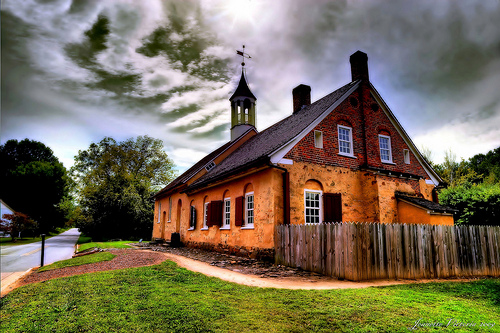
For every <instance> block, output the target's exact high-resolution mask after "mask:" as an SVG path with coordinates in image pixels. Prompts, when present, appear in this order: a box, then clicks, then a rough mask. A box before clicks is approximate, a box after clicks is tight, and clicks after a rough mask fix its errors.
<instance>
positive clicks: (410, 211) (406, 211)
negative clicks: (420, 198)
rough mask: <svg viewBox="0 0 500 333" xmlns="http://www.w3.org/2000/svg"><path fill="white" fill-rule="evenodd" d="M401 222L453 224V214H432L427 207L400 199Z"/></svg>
mask: <svg viewBox="0 0 500 333" xmlns="http://www.w3.org/2000/svg"><path fill="white" fill-rule="evenodd" d="M397 206H398V213H399V222H400V223H408V224H433V225H453V215H448V214H430V213H428V212H427V210H426V209H424V208H420V207H416V206H414V205H410V204H408V203H406V202H403V201H398V204H397Z"/></svg>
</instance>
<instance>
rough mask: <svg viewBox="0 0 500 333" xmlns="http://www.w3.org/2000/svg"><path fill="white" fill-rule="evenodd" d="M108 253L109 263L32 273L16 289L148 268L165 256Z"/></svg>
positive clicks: (122, 251) (123, 251)
mask: <svg viewBox="0 0 500 333" xmlns="http://www.w3.org/2000/svg"><path fill="white" fill-rule="evenodd" d="M109 252H110V253H112V254H114V255H116V257H115V258H113V259H112V260H109V261H101V262H97V263H93V264H86V265H80V266H71V267H64V268H60V269H52V270H49V271H44V272H38V271H33V272H31V274H29V275H27V276H25V277H24V278H22V279H20V280H19V281H17V283H16V287H20V286H22V285H25V284H29V283H35V282H41V281H47V280H50V279H55V278H60V277H65V276H72V275H78V274H85V273H93V272H100V271H109V270H114V269H122V268H131V267H141V266H150V265H156V264H159V263H161V262H163V261H165V255H163V254H162V253H158V252H152V251H141V250H136V249H110V250H109Z"/></svg>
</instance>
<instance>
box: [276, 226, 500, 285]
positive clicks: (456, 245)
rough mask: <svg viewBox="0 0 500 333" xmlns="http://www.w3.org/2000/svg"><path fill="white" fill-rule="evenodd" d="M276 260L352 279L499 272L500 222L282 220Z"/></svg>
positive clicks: (277, 241)
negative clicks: (310, 222) (312, 222)
mask: <svg viewBox="0 0 500 333" xmlns="http://www.w3.org/2000/svg"><path fill="white" fill-rule="evenodd" d="M275 235H276V240H275V242H276V246H275V250H276V262H277V263H279V264H283V265H288V266H292V267H300V268H302V269H305V270H308V271H314V272H318V273H321V274H325V275H329V276H333V277H337V278H339V279H348V280H353V281H361V280H370V279H384V278H389V279H402V278H404V279H420V278H447V277H467V276H500V227H493V226H435V225H407V224H380V223H331V224H329V223H326V224H319V225H280V226H278V227H277V230H276V233H275Z"/></svg>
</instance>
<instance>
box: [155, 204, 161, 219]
mask: <svg viewBox="0 0 500 333" xmlns="http://www.w3.org/2000/svg"><path fill="white" fill-rule="evenodd" d="M160 221H161V201H158V221H157V222H156V223H160Z"/></svg>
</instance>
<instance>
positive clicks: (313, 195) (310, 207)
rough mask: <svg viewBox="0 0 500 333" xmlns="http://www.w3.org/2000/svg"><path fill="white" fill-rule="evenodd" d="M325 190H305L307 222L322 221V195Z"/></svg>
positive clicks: (315, 222) (316, 222)
mask: <svg viewBox="0 0 500 333" xmlns="http://www.w3.org/2000/svg"><path fill="white" fill-rule="evenodd" d="M322 194H323V192H321V191H317V190H308V189H305V190H304V216H305V221H306V224H318V223H320V222H321V209H322V207H321V206H322V205H321V197H322Z"/></svg>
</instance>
